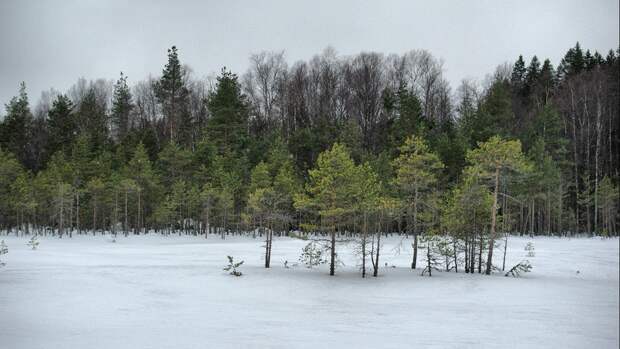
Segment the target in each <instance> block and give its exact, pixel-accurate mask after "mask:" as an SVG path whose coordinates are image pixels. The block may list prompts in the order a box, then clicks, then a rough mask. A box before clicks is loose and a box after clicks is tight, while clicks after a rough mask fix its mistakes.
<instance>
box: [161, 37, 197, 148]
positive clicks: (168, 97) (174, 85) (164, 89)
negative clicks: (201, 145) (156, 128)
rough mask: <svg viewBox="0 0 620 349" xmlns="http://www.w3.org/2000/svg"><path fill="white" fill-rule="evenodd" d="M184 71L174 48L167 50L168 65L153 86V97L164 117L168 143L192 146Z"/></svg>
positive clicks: (187, 91) (187, 92)
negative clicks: (154, 96) (159, 105)
mask: <svg viewBox="0 0 620 349" xmlns="http://www.w3.org/2000/svg"><path fill="white" fill-rule="evenodd" d="M184 74H185V71H184V69H183V67H182V66H181V62H180V61H179V54H178V50H177V48H176V46H172V47H171V48H170V49H168V63H166V66H165V67H164V69H163V71H162V76H161V78H160V79H159V81H158V82H157V83H156V84H155V95H156V96H157V99H158V101H159V103H160V104H161V107H162V112H163V115H164V135H165V137H166V139H167V140H168V141H169V142H172V143H180V144H184V145H190V144H193V139H192V122H191V114H190V113H189V110H188V107H189V90H188V88H187V84H186V82H185V80H184Z"/></svg>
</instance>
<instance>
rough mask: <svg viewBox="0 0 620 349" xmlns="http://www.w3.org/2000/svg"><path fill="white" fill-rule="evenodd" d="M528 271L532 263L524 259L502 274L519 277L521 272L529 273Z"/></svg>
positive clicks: (530, 269)
mask: <svg viewBox="0 0 620 349" xmlns="http://www.w3.org/2000/svg"><path fill="white" fill-rule="evenodd" d="M530 271H532V264H531V263H530V261H528V260H524V261H521V262H519V263H517V265H515V266H514V267H512V268H511V269H510V270H508V272H507V273H506V275H504V276H512V277H519V276H521V273H529V272H530Z"/></svg>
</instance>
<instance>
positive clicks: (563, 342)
mask: <svg viewBox="0 0 620 349" xmlns="http://www.w3.org/2000/svg"><path fill="white" fill-rule="evenodd" d="M0 239H4V240H5V241H6V243H7V245H8V246H9V254H7V255H4V256H3V258H2V259H3V261H4V262H6V263H7V265H6V266H4V267H2V268H0V348H5V349H21V348H33V349H34V348H45V349H50V348H63V349H64V348H131V349H139V348H298V347H299V348H399V349H402V348H420V347H431V348H480V347H487V348H618V344H619V343H618V326H619V323H618V308H619V304H618V302H619V300H618V297H619V293H618V264H619V261H618V255H619V252H618V239H608V240H602V239H598V238H595V239H585V238H584V239H557V238H536V239H534V243H535V247H536V257H534V258H530V260H531V261H532V263H533V265H534V270H533V272H532V273H529V274H527V275H526V276H525V277H523V278H519V279H515V278H506V277H503V276H500V275H495V276H491V277H485V276H483V275H477V274H476V275H473V276H472V275H465V274H461V273H459V274H458V275H457V274H454V273H449V274H448V273H437V274H436V275H435V276H433V277H432V278H428V277H421V276H420V275H419V274H420V270H417V271H412V270H410V269H409V268H407V266H408V265H409V263H410V262H409V260H410V258H411V250H410V248H406V249H405V250H404V251H403V252H402V253H401V254H400V255H396V254H394V252H391V250H392V247H393V246H394V245H395V244H396V243H397V242H398V241H399V239H397V238H390V239H387V242H386V244H385V246H384V248H383V261H385V262H387V263H388V264H390V265H392V264H394V265H396V268H382V269H381V275H380V277H379V278H372V277H370V278H367V279H362V278H361V277H360V275H359V273H358V271H357V268H356V266H355V261H354V259H353V258H349V256H350V253H349V252H348V251H347V250H348V248H341V250H340V253H341V254H342V255H343V257H345V258H346V259H345V262H346V264H347V266H345V267H343V268H341V269H339V270H338V271H337V276H335V277H330V276H328V275H327V269H326V268H325V267H322V268H319V269H312V270H308V269H305V268H303V267H296V268H291V269H285V268H283V266H282V264H283V261H284V260H289V262H292V261H296V260H297V257H298V256H299V252H300V250H301V248H302V247H303V245H304V242H303V241H299V240H291V239H276V240H275V241H274V243H273V257H272V259H273V267H272V268H271V269H268V270H267V269H264V268H262V267H261V265H262V249H261V245H262V242H261V241H259V240H258V239H256V240H254V239H251V238H236V239H227V240H224V241H223V240H220V239H218V238H215V237H213V238H211V237H210V238H209V240H206V241H205V240H204V239H203V238H200V237H178V236H174V237H159V236H140V237H129V238H124V237H119V238H118V239H117V242H116V243H111V242H110V238H107V237H99V236H98V237H92V236H91V237H83V236H82V237H74V238H73V239H67V238H63V239H62V240H59V239H54V238H41V239H40V240H41V245H40V247H39V249H38V250H36V251H32V250H30V249H29V248H28V247H27V246H26V242H27V240H28V239H26V238H15V237H0ZM527 241H529V239H527V238H512V239H511V240H510V243H509V247H510V248H509V252H508V258H509V263H507V264H513V263H514V262H516V261H518V260H520V259H522V258H523V256H524V255H525V251H523V247H524V246H525V244H526V243H527ZM227 254H230V255H233V256H235V257H236V258H241V259H244V260H245V264H244V265H243V267H242V268H241V270H242V271H243V273H244V275H243V277H241V278H235V277H232V276H229V275H227V274H225V272H223V271H222V267H223V266H224V265H225V264H226V263H225V262H226V255H227ZM499 255H501V253H500V254H499ZM499 257H500V256H498V258H499ZM382 264H383V263H382ZM577 270H579V273H577Z"/></svg>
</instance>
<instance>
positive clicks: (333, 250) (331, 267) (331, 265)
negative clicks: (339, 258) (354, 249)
mask: <svg viewBox="0 0 620 349" xmlns="http://www.w3.org/2000/svg"><path fill="white" fill-rule="evenodd" d="M331 240H332V241H331V242H332V248H331V251H330V261H329V275H334V274H335V269H336V264H335V263H336V229H335V228H332V230H331Z"/></svg>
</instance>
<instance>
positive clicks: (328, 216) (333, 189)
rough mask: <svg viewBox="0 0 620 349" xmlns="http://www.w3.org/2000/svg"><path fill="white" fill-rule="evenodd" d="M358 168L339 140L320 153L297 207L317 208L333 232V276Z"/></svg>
mask: <svg viewBox="0 0 620 349" xmlns="http://www.w3.org/2000/svg"><path fill="white" fill-rule="evenodd" d="M355 171H356V166H355V163H354V162H353V160H352V159H351V156H350V155H349V152H348V150H347V149H346V147H344V146H343V145H341V144H339V143H335V144H334V145H333V146H332V148H331V149H329V150H327V151H325V152H323V153H321V154H320V155H319V159H318V160H317V164H316V167H315V168H314V169H312V170H310V172H309V177H310V180H309V183H308V185H307V186H306V194H305V195H298V196H297V197H296V199H295V206H296V207H298V208H306V209H307V208H311V209H312V210H314V211H315V212H316V213H317V214H318V215H319V217H320V218H321V220H322V222H323V225H324V227H325V228H326V229H327V231H328V232H329V233H330V238H331V249H330V266H329V274H330V275H334V273H335V267H336V264H335V263H336V232H337V231H338V228H339V227H340V226H341V225H342V224H344V223H345V222H346V218H347V217H350V215H351V213H352V210H353V202H352V201H351V200H352V196H351V193H352V192H353V190H354V188H353V187H352V181H351V178H353V176H354V175H355Z"/></svg>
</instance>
